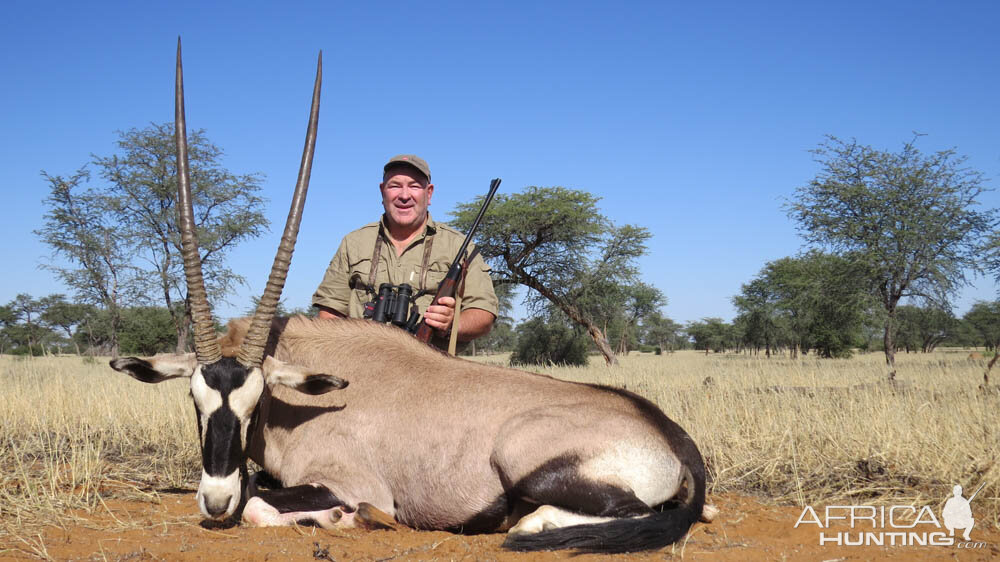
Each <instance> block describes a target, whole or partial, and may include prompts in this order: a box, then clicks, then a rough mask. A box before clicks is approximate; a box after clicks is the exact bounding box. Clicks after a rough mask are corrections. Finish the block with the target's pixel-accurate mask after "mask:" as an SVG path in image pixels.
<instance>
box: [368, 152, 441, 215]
mask: <svg viewBox="0 0 1000 562" xmlns="http://www.w3.org/2000/svg"><path fill="white" fill-rule="evenodd" d="M379 189H380V190H381V191H382V206H383V207H385V214H386V216H387V217H388V218H389V226H400V227H404V228H417V227H420V226H423V224H424V221H425V220H427V207H428V206H429V205H430V204H431V195H432V194H433V193H434V184H432V183H428V182H427V179H426V178H425V177H424V176H423V174H421V173H420V172H418V171H416V170H414V169H412V168H410V167H409V166H398V167H393V168H389V170H388V171H386V173H385V176H384V177H383V180H382V183H381V184H379Z"/></svg>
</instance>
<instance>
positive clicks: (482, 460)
mask: <svg viewBox="0 0 1000 562" xmlns="http://www.w3.org/2000/svg"><path fill="white" fill-rule="evenodd" d="M321 77H322V54H321V55H320V60H319V63H318V67H317V73H316V82H315V86H314V89H313V98H312V110H311V113H310V118H309V126H308V132H307V136H306V146H305V149H304V154H303V157H302V165H301V168H300V170H299V177H298V183H297V185H296V188H295V194H294V196H293V203H292V208H291V211H290V212H289V215H288V222H287V224H286V226H285V231H284V235H283V236H282V239H281V244H280V246H279V250H278V255H277V257H276V258H275V262H274V266H273V268H272V271H271V276H270V278H269V281H268V284H267V288H266V289H265V292H264V295H263V297H262V298H261V300H260V303H259V306H258V308H257V311H256V313H255V314H254V316H253V318H252V319H250V320H246V319H244V320H237V321H233V322H231V323H230V326H229V331H228V333H227V334H226V335H225V336H224V337H223V338H222V339H221V340H220V339H219V338H218V337H217V336H216V333H215V330H214V328H213V322H212V318H211V312H210V309H209V304H208V301H207V297H206V294H205V290H204V284H203V281H202V275H201V264H200V262H199V260H198V249H197V241H196V239H195V236H194V227H193V221H192V210H191V196H190V192H189V189H190V188H189V182H188V177H187V175H188V170H187V154H186V146H185V139H186V137H185V123H184V98H183V78H182V70H181V58H180V43H179V42H178V50H177V78H176V142H177V145H178V192H179V193H178V206H179V209H180V211H179V221H180V229H181V231H182V240H183V251H184V265H185V272H186V276H187V283H188V291H189V294H190V298H191V302H192V317H193V320H194V325H195V330H194V333H195V348H196V351H195V353H193V354H187V355H160V356H155V357H152V358H146V359H142V358H135V357H129V358H121V359H116V360H114V361H112V362H111V366H112V367H113V368H114V369H116V370H118V371H122V372H124V373H127V374H129V375H131V376H132V377H134V378H136V379H138V380H139V381H142V382H147V383H158V382H161V381H163V380H167V379H171V378H176V377H188V378H190V385H191V396H192V398H193V400H194V404H195V409H196V411H197V418H198V426H199V431H200V434H199V437H200V442H201V452H202V465H203V472H202V478H201V483H200V484H199V487H198V494H197V498H198V506H199V508H200V510H201V512H202V513H203V514H204V515H205V517H207V518H211V519H215V520H223V519H226V518H229V517H231V516H234V515H237V516H238V515H240V513H242V519H243V521H245V522H248V523H250V524H253V525H260V526H267V525H288V524H295V523H310V524H315V525H319V526H321V527H326V528H332V527H337V526H351V525H355V524H358V523H361V522H363V519H364V518H365V517H366V515H365V513H368V512H369V511H372V512H374V510H369V509H368V508H369V507H371V506H374V508H376V509H377V510H381V511H382V512H384V513H385V514H387V515H388V516H391V517H392V518H394V519H395V521H397V522H398V523H400V524H404V525H407V526H410V527H414V528H418V529H438V530H451V531H456V532H485V531H500V530H505V529H508V536H507V539H506V541H505V542H504V546H505V547H507V548H510V549H514V550H548V549H559V548H575V549H579V550H581V551H588V552H630V551H637V550H648V549H655V548H660V547H663V546H666V545H668V544H670V543H672V542H675V541H677V540H678V539H680V538H681V537H683V536H684V534H685V533H686V532H687V531H688V529H689V528H690V527H691V525H692V524H694V522H695V521H697V520H698V519H699V516H701V515H702V510H703V508H705V509H706V514H708V513H710V510H711V508H708V507H706V506H705V467H704V464H703V462H702V457H701V454H700V453H699V452H698V448H697V447H696V446H695V444H694V442H693V441H692V439H691V438H690V437H689V436H688V435H687V433H685V432H684V430H683V429H681V427H680V426H678V425H677V424H676V423H674V422H673V421H671V420H670V419H669V418H667V416H666V415H664V413H663V412H662V411H661V410H660V409H659V408H657V407H656V406H655V405H653V403H651V402H649V401H648V400H646V399H644V398H642V397H640V396H637V395H635V394H633V393H630V392H627V391H625V390H619V389H615V388H607V387H601V386H595V385H588V384H577V383H570V382H564V381H559V380H556V379H553V378H550V377H546V376H542V375H537V374H532V373H528V372H524V371H518V370H514V369H508V368H502V367H495V366H489V365H484V364H480V363H475V362H472V361H467V360H463V359H459V358H454V357H451V356H448V355H445V354H443V353H441V352H439V351H437V350H435V349H433V348H430V347H428V346H426V345H425V344H422V343H420V342H419V341H417V340H416V339H415V338H413V337H412V336H410V335H409V334H407V333H406V332H404V331H402V330H399V329H397V328H395V327H392V326H386V325H381V324H376V323H373V322H369V321H366V320H340V319H329V320H320V319H308V318H304V317H294V318H290V319H274V310H275V306H276V304H277V302H278V299H279V296H280V293H281V289H282V287H283V284H284V278H285V275H286V274H287V271H288V265H289V262H290V259H291V253H292V248H293V246H294V242H295V237H296V234H297V232H298V226H299V221H300V219H301V213H302V209H303V205H304V202H305V196H306V189H307V186H308V182H309V174H310V166H311V162H312V154H313V147H314V145H315V136H316V126H317V121H318V115H319V97H320V84H321ZM348 381H349V382H350V384H349V385H348ZM332 390H339V392H331V391H332ZM247 458H250V459H253V460H254V461H255V462H256V463H258V464H259V465H260V466H262V467H263V468H264V470H265V471H266V472H267V473H268V474H270V475H271V476H272V477H273V479H276V480H277V481H278V482H279V483H280V485H281V486H280V487H274V489H268V490H264V489H261V490H257V489H256V486H254V485H252V484H251V482H250V480H251V479H250V478H248V474H247V472H248V471H247ZM249 496H252V497H249ZM359 506H361V507H363V509H359Z"/></svg>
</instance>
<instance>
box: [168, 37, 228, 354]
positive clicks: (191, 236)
mask: <svg viewBox="0 0 1000 562" xmlns="http://www.w3.org/2000/svg"><path fill="white" fill-rule="evenodd" d="M174 140H175V141H176V143H177V212H178V221H179V222H180V230H181V255H182V256H183V257H184V275H185V276H186V277H187V286H188V298H189V299H190V302H191V319H192V320H193V321H194V350H195V354H196V355H197V357H198V362H199V363H201V364H202V365H207V364H209V363H215V362H216V361H218V360H219V359H220V358H221V357H222V350H221V348H220V347H219V340H218V337H217V336H216V333H215V323H214V322H212V308H211V307H210V306H209V305H208V295H207V294H206V293H205V281H204V278H203V277H202V274H201V257H200V256H199V255H198V236H197V234H196V233H195V229H194V210H193V209H192V205H191V179H190V174H189V172H188V151H187V126H186V124H185V121H184V70H183V68H182V66H181V38H180V37H178V38H177V79H176V85H175V89H174Z"/></svg>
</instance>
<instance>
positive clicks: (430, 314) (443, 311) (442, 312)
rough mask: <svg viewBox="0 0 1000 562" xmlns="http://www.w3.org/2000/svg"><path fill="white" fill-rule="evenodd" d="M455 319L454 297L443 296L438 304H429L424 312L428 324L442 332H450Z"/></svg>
mask: <svg viewBox="0 0 1000 562" xmlns="http://www.w3.org/2000/svg"><path fill="white" fill-rule="evenodd" d="M454 319H455V299H454V298H452V297H441V298H440V299H438V303H437V304H435V305H431V306H428V307H427V310H426V311H425V312H424V320H425V321H426V322H427V325H428V326H430V327H431V328H434V329H435V330H437V331H438V332H440V333H442V334H447V333H448V330H449V329H450V328H451V322H452V320H454Z"/></svg>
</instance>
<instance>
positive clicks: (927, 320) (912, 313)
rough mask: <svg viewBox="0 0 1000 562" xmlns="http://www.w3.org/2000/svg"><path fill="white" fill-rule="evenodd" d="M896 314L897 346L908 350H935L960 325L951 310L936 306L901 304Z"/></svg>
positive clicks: (925, 351) (927, 351)
mask: <svg viewBox="0 0 1000 562" xmlns="http://www.w3.org/2000/svg"><path fill="white" fill-rule="evenodd" d="M896 315H897V331H896V338H895V339H896V340H897V341H898V344H897V347H902V348H904V349H906V351H907V352H909V351H911V350H917V349H919V350H920V351H921V352H923V353H930V352H931V351H934V348H936V347H937V346H938V345H939V344H940V343H941V342H943V341H945V340H946V339H948V338H949V337H950V336H951V335H952V334H953V333H954V331H955V330H956V328H957V325H958V321H957V320H956V319H955V316H954V315H953V314H952V312H951V310H943V309H940V308H937V307H934V306H924V307H920V306H914V305H900V306H899V307H897V308H896Z"/></svg>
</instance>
